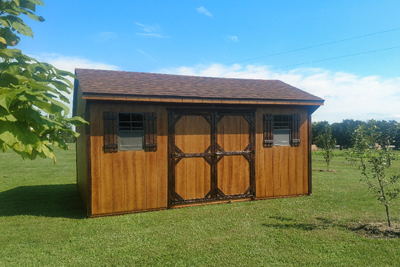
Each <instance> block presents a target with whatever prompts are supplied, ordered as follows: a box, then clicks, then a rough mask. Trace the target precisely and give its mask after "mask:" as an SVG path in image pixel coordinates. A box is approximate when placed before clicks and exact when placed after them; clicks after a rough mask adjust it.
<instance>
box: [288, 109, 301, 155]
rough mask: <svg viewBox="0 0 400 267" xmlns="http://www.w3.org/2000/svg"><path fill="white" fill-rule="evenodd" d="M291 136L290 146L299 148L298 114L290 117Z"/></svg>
mask: <svg viewBox="0 0 400 267" xmlns="http://www.w3.org/2000/svg"><path fill="white" fill-rule="evenodd" d="M291 117H292V118H291V124H292V125H291V127H290V129H291V136H292V142H291V144H292V146H295V147H298V146H300V114H292V116H291Z"/></svg>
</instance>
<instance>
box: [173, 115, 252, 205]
mask: <svg viewBox="0 0 400 267" xmlns="http://www.w3.org/2000/svg"><path fill="white" fill-rule="evenodd" d="M168 115H169V116H168V157H169V160H168V206H169V207H172V206H174V205H182V204H187V203H196V202H208V201H217V200H227V199H237V198H254V197H255V165H254V162H255V151H254V150H255V114H254V110H235V111H231V110H187V109H169V110H168Z"/></svg>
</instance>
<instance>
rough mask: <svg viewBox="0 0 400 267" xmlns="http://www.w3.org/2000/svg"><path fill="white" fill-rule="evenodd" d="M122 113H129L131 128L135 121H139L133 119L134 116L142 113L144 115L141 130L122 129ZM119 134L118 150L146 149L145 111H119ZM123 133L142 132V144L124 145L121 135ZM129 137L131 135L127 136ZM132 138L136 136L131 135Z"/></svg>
mask: <svg viewBox="0 0 400 267" xmlns="http://www.w3.org/2000/svg"><path fill="white" fill-rule="evenodd" d="M121 114H129V116H130V120H129V123H130V124H131V128H132V127H133V126H132V124H133V123H134V122H139V121H133V120H132V117H133V115H140V116H141V117H142V120H141V124H142V127H141V130H121V125H120V123H121V120H120V115H121ZM117 127H118V130H117V135H118V151H143V150H145V114H144V113H143V112H118V113H117ZM122 133H141V134H140V138H141V145H140V146H139V145H137V146H135V145H131V146H127V145H125V146H122V144H121V141H122V139H121V138H123V137H121V135H122ZM127 138H129V137H127ZM131 138H135V137H134V136H131Z"/></svg>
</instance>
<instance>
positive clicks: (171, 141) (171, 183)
mask: <svg viewBox="0 0 400 267" xmlns="http://www.w3.org/2000/svg"><path fill="white" fill-rule="evenodd" d="M175 124H176V119H175V112H174V111H173V110H168V155H172V154H174V153H175ZM175 165H176V164H175V159H174V158H173V157H171V156H169V157H168V201H167V208H171V205H172V203H171V202H172V197H173V193H174V192H175Z"/></svg>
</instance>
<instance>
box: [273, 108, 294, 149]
mask: <svg viewBox="0 0 400 267" xmlns="http://www.w3.org/2000/svg"><path fill="white" fill-rule="evenodd" d="M273 136H274V146H290V115H274V131H273Z"/></svg>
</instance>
